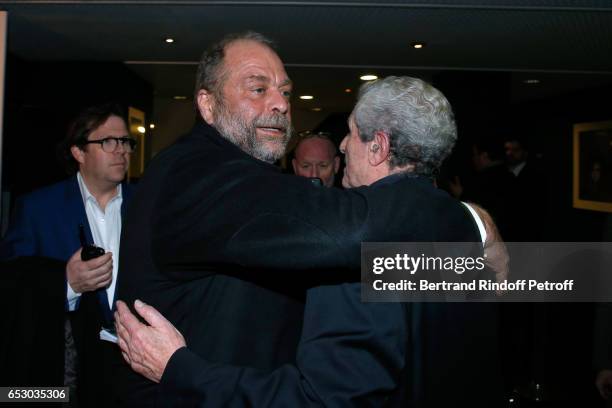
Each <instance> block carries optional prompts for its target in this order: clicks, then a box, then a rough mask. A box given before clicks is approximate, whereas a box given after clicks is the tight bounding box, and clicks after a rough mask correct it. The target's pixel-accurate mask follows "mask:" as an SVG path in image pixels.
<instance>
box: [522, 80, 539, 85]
mask: <svg viewBox="0 0 612 408" xmlns="http://www.w3.org/2000/svg"><path fill="white" fill-rule="evenodd" d="M523 82H524V83H526V84H529V85H534V84H539V83H540V80H539V79H526V80H524V81H523Z"/></svg>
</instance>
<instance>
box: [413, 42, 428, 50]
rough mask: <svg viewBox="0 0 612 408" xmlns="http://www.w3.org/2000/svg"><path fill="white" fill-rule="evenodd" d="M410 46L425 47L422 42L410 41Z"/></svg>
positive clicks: (418, 48)
mask: <svg viewBox="0 0 612 408" xmlns="http://www.w3.org/2000/svg"><path fill="white" fill-rule="evenodd" d="M412 48H415V49H417V50H420V49H421V48H425V43H422V42H415V43H412Z"/></svg>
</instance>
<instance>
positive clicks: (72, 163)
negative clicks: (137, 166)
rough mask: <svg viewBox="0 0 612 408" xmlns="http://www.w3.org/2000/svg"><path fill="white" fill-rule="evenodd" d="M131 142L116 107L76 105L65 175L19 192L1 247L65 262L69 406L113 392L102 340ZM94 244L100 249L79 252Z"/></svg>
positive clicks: (104, 400) (109, 322)
mask: <svg viewBox="0 0 612 408" xmlns="http://www.w3.org/2000/svg"><path fill="white" fill-rule="evenodd" d="M135 145H136V141H135V140H134V139H133V138H131V137H130V136H129V133H128V129H127V126H126V123H125V120H124V119H123V112H122V109H121V108H119V107H118V106H116V105H114V104H105V105H99V106H94V107H90V108H87V109H85V110H83V111H82V112H81V113H80V114H79V115H78V116H77V118H76V119H75V120H74V121H73V123H72V124H71V126H70V128H69V130H68V134H67V137H66V138H65V139H64V140H63V141H62V143H61V144H60V146H59V148H60V149H59V150H58V152H59V153H60V156H61V158H62V159H63V161H64V163H65V165H66V169H67V171H68V172H69V173H70V174H72V176H71V177H70V178H68V179H66V180H63V181H61V182H59V183H57V184H54V185H51V186H48V187H45V188H42V189H40V190H37V191H34V192H32V193H30V194H28V195H26V196H24V197H22V198H20V199H18V200H17V201H16V204H15V209H14V211H13V214H12V215H13V217H12V221H11V225H10V226H9V230H8V231H7V234H6V236H5V238H4V240H3V242H2V245H1V246H0V257H1V258H2V259H9V258H16V257H20V256H42V257H47V258H54V259H58V260H61V261H66V310H67V311H68V312H69V313H67V314H66V319H65V345H66V347H65V365H64V383H65V385H66V386H69V387H70V394H71V395H70V401H71V406H83V407H90V406H109V403H110V401H109V400H108V399H109V398H112V395H113V393H112V392H111V390H110V388H109V387H110V385H109V379H110V368H109V367H110V364H111V363H112V357H111V356H116V354H114V353H112V348H113V347H115V345H114V344H112V343H109V342H106V341H102V339H106V340H112V339H113V337H114V335H113V332H112V328H113V317H112V309H113V300H114V294H115V283H116V280H117V272H118V266H119V239H120V236H121V215H122V208H123V207H125V206H124V204H125V202H126V201H127V200H128V199H129V196H130V194H131V189H130V187H129V186H128V185H126V184H124V183H123V181H124V179H125V175H126V173H127V170H128V167H129V163H130V154H131V153H132V152H133V150H134V148H135ZM93 246H95V247H98V248H101V250H97V251H98V252H97V253H95V251H94V253H93V254H90V255H86V253H87V252H92V250H95V248H92V247H93ZM83 247H89V248H83ZM89 258H90V259H89ZM73 334H74V336H73ZM75 397H76V398H75Z"/></svg>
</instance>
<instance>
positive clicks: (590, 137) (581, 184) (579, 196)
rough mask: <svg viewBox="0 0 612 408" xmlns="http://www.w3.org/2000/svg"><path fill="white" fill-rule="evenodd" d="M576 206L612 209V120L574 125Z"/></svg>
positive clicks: (586, 208) (598, 209)
mask: <svg viewBox="0 0 612 408" xmlns="http://www.w3.org/2000/svg"><path fill="white" fill-rule="evenodd" d="M573 192H574V200H573V201H574V208H581V209H585V210H594V211H606V212H612V120H611V121H605V122H591V123H578V124H575V125H574V189H573Z"/></svg>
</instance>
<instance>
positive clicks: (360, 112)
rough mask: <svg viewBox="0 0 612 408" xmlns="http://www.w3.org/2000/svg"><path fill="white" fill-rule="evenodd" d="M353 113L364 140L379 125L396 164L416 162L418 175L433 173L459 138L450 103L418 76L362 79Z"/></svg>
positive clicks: (405, 164)
mask: <svg viewBox="0 0 612 408" xmlns="http://www.w3.org/2000/svg"><path fill="white" fill-rule="evenodd" d="M353 118H354V120H355V124H356V125H357V129H358V130H359V135H360V138H361V140H362V141H363V142H364V143H365V142H369V141H371V140H372V139H373V138H374V134H375V132H377V131H382V132H385V133H386V134H387V135H388V136H389V141H390V153H391V158H390V167H391V168H392V169H393V168H396V167H404V166H407V165H413V166H414V173H416V174H419V175H425V176H432V175H434V174H435V173H436V172H437V171H438V169H439V168H440V166H441V165H442V162H443V161H444V159H446V157H447V156H448V155H449V154H450V152H451V151H452V149H453V147H454V146H455V142H456V141H457V126H456V125H455V119H454V115H453V110H452V108H451V106H450V103H449V102H448V100H447V99H446V97H445V96H444V95H443V94H442V92H440V91H438V90H437V89H436V88H434V87H433V86H431V85H430V84H428V83H427V82H425V81H422V80H420V79H418V78H411V77H407V76H402V77H395V76H390V77H387V78H384V79H380V80H377V81H373V82H368V83H366V84H364V85H362V87H361V89H360V90H359V96H358V99H357V104H356V105H355V109H354V110H353Z"/></svg>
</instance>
